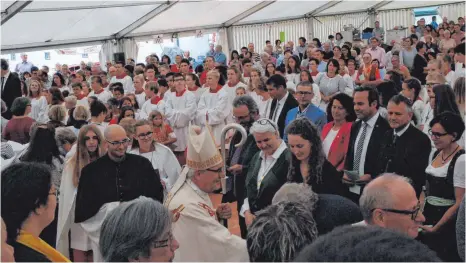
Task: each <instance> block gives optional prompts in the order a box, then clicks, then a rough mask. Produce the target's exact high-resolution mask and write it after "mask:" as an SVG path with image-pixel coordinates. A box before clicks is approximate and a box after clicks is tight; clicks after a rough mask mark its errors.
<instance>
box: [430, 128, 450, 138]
mask: <svg viewBox="0 0 466 263" xmlns="http://www.w3.org/2000/svg"><path fill="white" fill-rule="evenodd" d="M429 135H430V136H432V137H434V138H435V139H440V137H443V136H445V135H448V132H446V133H440V132H433V131H432V129H429Z"/></svg>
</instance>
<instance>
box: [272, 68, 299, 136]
mask: <svg viewBox="0 0 466 263" xmlns="http://www.w3.org/2000/svg"><path fill="white" fill-rule="evenodd" d="M266 84H267V90H268V92H269V94H270V97H272V99H273V100H272V103H271V105H270V112H268V113H266V114H267V115H266V116H267V117H268V118H269V119H270V120H272V121H273V122H275V123H276V124H277V125H278V131H279V132H280V137H281V138H283V134H284V131H285V120H286V114H287V113H288V111H289V110H290V109H293V108H296V107H298V105H299V104H298V102H297V101H296V99H295V98H294V97H293V95H291V94H290V93H289V92H288V90H287V88H286V79H285V77H283V76H280V75H277V74H276V75H272V76H271V77H270V78H269V79H268V80H267V83H266Z"/></svg>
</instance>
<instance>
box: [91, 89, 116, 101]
mask: <svg viewBox="0 0 466 263" xmlns="http://www.w3.org/2000/svg"><path fill="white" fill-rule="evenodd" d="M91 96H95V97H97V99H98V100H100V101H101V102H102V103H107V102H108V100H109V99H111V98H112V97H113V95H112V93H110V91H106V90H105V89H104V91H102V92H101V93H99V94H95V92H94V91H91V92H90V93H89V95H88V97H91Z"/></svg>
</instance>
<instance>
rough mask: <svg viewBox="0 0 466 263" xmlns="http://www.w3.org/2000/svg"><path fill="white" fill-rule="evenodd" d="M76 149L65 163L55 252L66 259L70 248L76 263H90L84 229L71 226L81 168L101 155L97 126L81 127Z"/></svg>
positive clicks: (100, 136)
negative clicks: (58, 252)
mask: <svg viewBox="0 0 466 263" xmlns="http://www.w3.org/2000/svg"><path fill="white" fill-rule="evenodd" d="M75 145H76V150H75V153H74V154H73V155H72V157H71V159H70V160H69V161H67V162H66V165H65V169H63V174H62V179H61V184H60V198H59V200H60V202H59V203H58V206H59V208H58V212H59V214H58V223H57V250H58V251H60V252H61V253H62V254H63V255H64V256H66V257H69V251H70V250H69V249H70V246H71V249H72V251H73V259H74V261H75V262H90V261H92V254H90V253H88V252H89V251H90V250H92V248H91V240H90V239H89V237H88V236H87V234H86V232H85V231H84V229H83V228H82V227H81V226H80V225H79V224H76V223H74V209H75V204H76V203H75V201H76V188H77V187H78V182H79V177H80V175H81V170H82V168H83V167H84V166H86V165H88V164H89V163H91V162H93V161H95V160H97V159H98V158H100V157H101V156H103V155H104V153H105V150H104V137H103V135H102V133H101V132H100V129H99V128H98V127H97V126H95V125H92V124H91V125H84V126H83V127H81V129H80V131H79V134H78V141H77V142H76V144H75ZM69 236H71V237H69ZM69 240H71V244H70V242H69Z"/></svg>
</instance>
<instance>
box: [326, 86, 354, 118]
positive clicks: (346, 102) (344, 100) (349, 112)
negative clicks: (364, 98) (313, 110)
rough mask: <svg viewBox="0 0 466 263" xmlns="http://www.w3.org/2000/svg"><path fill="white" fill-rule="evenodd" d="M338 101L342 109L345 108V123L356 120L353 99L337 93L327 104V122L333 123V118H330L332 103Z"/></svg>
mask: <svg viewBox="0 0 466 263" xmlns="http://www.w3.org/2000/svg"><path fill="white" fill-rule="evenodd" d="M335 100H338V101H339V102H340V103H341V105H342V106H343V108H345V111H346V117H345V120H346V121H347V122H353V121H355V120H356V112H354V106H353V98H352V97H350V96H348V95H346V94H345V93H338V94H336V95H335V96H333V97H332V98H331V99H330V102H329V103H328V106H327V120H328V122H331V121H333V116H332V106H333V101H335Z"/></svg>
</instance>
